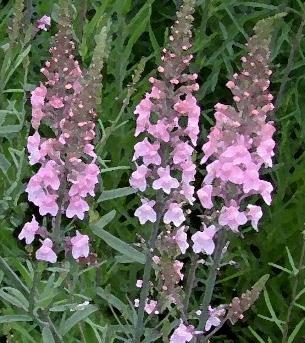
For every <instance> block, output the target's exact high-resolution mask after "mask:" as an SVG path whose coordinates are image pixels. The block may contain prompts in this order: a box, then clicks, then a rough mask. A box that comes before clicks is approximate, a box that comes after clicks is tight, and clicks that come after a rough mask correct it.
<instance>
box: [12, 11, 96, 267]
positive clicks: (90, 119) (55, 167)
mask: <svg viewBox="0 0 305 343" xmlns="http://www.w3.org/2000/svg"><path fill="white" fill-rule="evenodd" d="M42 19H44V20H41V25H48V20H45V19H46V18H44V17H43V18H42ZM71 37H72V35H71V24H70V18H69V17H68V16H67V15H66V14H65V15H63V17H62V18H61V21H60V23H59V31H58V33H57V34H56V35H55V42H54V46H53V47H51V48H50V53H51V58H50V60H49V61H47V62H45V66H44V67H43V68H42V69H41V72H42V74H43V75H44V76H45V77H46V81H45V82H44V83H41V84H40V85H39V86H38V87H36V88H35V89H34V90H33V91H32V93H31V104H32V126H33V128H34V130H35V131H34V133H33V134H32V135H31V136H29V138H28V144H27V148H28V152H29V162H30V164H31V165H35V164H39V165H40V167H39V169H38V171H37V173H36V174H34V175H33V176H32V177H31V179H30V180H29V183H28V185H27V187H26V192H27V193H28V199H29V201H31V202H33V203H34V204H35V205H36V206H38V208H39V213H40V215H42V216H44V215H47V214H50V215H51V216H53V217H56V218H57V217H59V218H60V217H61V215H62V214H65V215H66V217H68V218H73V217H78V218H79V219H84V216H85V212H87V211H88V210H89V205H88V202H87V197H88V196H89V195H91V196H94V195H95V193H94V191H95V186H96V184H97V183H98V176H99V168H98V166H97V164H96V163H95V161H96V154H95V152H94V146H93V144H92V141H93V139H94V137H95V123H94V120H95V117H96V112H95V107H96V102H97V98H98V91H99V82H100V75H99V74H100V65H99V64H100V63H99V62H100V61H99V60H98V59H97V58H95V57H93V63H92V64H93V67H94V72H93V71H92V70H91V69H89V70H88V71H87V72H85V73H83V72H82V70H81V68H80V66H79V63H78V61H76V60H75V58H74V55H73V50H74V49H75V45H74V42H73V41H72V40H71ZM42 125H43V126H42ZM44 126H48V127H49V128H50V129H51V131H52V134H51V137H50V138H48V137H45V136H46V135H45V132H48V131H46V130H45V128H44ZM49 132H50V130H49ZM42 133H43V135H42ZM49 136H50V135H49ZM56 222H57V219H56V220H55V223H56ZM34 224H35V225H34ZM55 225H58V223H56V224H55ZM36 228H37V224H36V223H35V222H34V223H33V221H32V222H31V223H27V224H26V225H25V226H24V228H23V230H22V233H21V234H20V236H19V238H20V239H22V238H25V239H26V243H28V242H32V241H33V239H34V238H33V237H34V235H35V233H39V230H36ZM88 241H89V238H88V237H87V236H86V235H81V234H80V233H78V232H77V234H76V236H75V237H72V238H71V240H70V242H69V244H68V246H70V247H71V249H72V256H73V257H74V258H75V259H78V258H80V257H88V255H89V242H88ZM52 248H53V242H52V240H51V239H50V238H49V237H46V239H45V240H44V241H43V243H42V247H41V248H40V249H39V250H38V251H37V253H36V257H37V259H42V260H46V261H49V262H55V261H56V258H55V256H54V254H53V250H52Z"/></svg>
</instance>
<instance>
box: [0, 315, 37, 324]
mask: <svg viewBox="0 0 305 343" xmlns="http://www.w3.org/2000/svg"><path fill="white" fill-rule="evenodd" d="M32 320H33V319H32V318H31V317H30V316H28V315H26V314H11V315H6V316H0V324H3V323H14V322H31V321H32Z"/></svg>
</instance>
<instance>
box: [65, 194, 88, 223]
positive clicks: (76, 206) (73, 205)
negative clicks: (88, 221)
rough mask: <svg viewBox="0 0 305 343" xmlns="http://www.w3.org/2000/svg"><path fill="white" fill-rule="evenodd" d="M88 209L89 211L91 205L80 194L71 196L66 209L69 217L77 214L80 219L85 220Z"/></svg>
mask: <svg viewBox="0 0 305 343" xmlns="http://www.w3.org/2000/svg"><path fill="white" fill-rule="evenodd" d="M86 211H89V205H88V203H87V202H86V201H85V200H84V199H82V198H81V197H80V196H73V197H71V198H70V202H69V205H68V207H67V210H66V216H67V217H68V218H73V217H74V216H77V217H78V218H79V219H80V220H83V219H84V216H85V212H86Z"/></svg>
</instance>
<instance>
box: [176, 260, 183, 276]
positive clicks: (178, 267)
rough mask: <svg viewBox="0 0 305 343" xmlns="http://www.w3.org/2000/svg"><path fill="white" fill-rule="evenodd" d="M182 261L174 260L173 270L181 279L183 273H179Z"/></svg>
mask: <svg viewBox="0 0 305 343" xmlns="http://www.w3.org/2000/svg"><path fill="white" fill-rule="evenodd" d="M183 265H184V263H183V262H180V261H178V260H175V262H174V270H175V272H176V273H177V274H178V276H179V279H180V280H181V281H182V280H183V278H184V275H183V274H182V273H181V269H182V268H183Z"/></svg>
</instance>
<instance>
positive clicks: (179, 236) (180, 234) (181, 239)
mask: <svg viewBox="0 0 305 343" xmlns="http://www.w3.org/2000/svg"><path fill="white" fill-rule="evenodd" d="M173 238H174V240H175V242H176V243H177V245H178V247H179V249H180V251H181V253H182V254H185V252H186V250H187V248H188V247H189V244H188V243H187V234H186V233H185V232H184V226H182V227H181V228H180V229H179V230H177V232H176V234H175V236H174V237H173Z"/></svg>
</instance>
